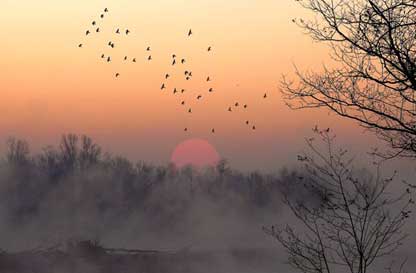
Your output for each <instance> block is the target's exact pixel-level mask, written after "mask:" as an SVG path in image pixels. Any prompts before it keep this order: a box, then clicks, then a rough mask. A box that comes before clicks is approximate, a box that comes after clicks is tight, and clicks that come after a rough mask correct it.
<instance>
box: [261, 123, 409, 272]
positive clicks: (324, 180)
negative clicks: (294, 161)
mask: <svg viewBox="0 0 416 273" xmlns="http://www.w3.org/2000/svg"><path fill="white" fill-rule="evenodd" d="M316 133H317V134H318V137H319V138H320V140H322V141H323V144H324V150H323V151H322V149H321V148H320V147H319V146H318V144H316V143H315V142H316V141H315V140H314V139H308V140H307V145H308V147H309V149H310V151H311V152H310V154H309V153H305V154H304V155H301V156H299V157H298V159H299V161H301V162H302V163H303V164H304V174H303V175H296V176H295V177H296V179H294V180H292V181H291V183H290V184H287V188H286V189H285V190H283V191H282V193H283V197H284V198H283V200H284V203H285V204H286V205H287V206H288V207H289V208H290V210H291V212H292V213H293V215H294V216H295V218H296V219H297V220H299V222H300V224H301V225H293V226H291V225H289V224H288V225H286V227H283V228H275V227H266V228H264V230H265V232H266V233H268V234H270V235H271V236H273V237H275V238H276V239H277V240H278V241H279V242H280V244H281V245H282V246H283V248H284V249H285V250H286V252H287V253H288V254H289V264H290V265H292V266H293V267H295V268H296V269H298V270H300V271H301V272H304V273H331V272H332V273H334V272H340V271H339V270H340V268H347V269H348V271H349V272H351V273H366V272H369V269H370V268H371V267H372V266H373V265H374V262H375V261H376V260H378V259H379V258H386V257H388V256H389V255H390V254H392V253H393V252H394V251H395V250H396V249H397V248H398V247H399V246H400V245H401V244H402V242H403V240H404V239H405V238H406V236H407V235H406V234H404V233H403V230H402V228H403V226H404V224H405V222H406V220H407V219H408V218H409V217H410V213H411V211H410V209H409V208H410V207H411V206H412V205H413V204H414V201H413V200H412V199H411V196H410V193H411V191H410V188H407V189H406V191H404V192H403V193H402V194H400V195H398V196H395V197H394V196H393V195H392V194H391V193H389V192H387V189H388V186H389V185H390V183H391V182H392V181H393V179H394V175H393V176H391V177H389V178H382V177H381V175H380V173H379V171H378V168H377V173H376V175H375V176H372V175H370V174H369V173H368V172H363V171H361V172H357V171H355V170H354V166H353V158H349V157H348V153H347V151H346V150H344V149H337V148H336V147H335V146H334V144H333V141H334V136H333V135H332V134H331V133H330V132H329V131H323V132H318V131H316ZM378 167H379V166H378ZM302 186H303V188H304V189H305V191H307V192H308V193H309V194H308V195H307V198H305V196H306V195H305V194H304V191H300V190H299V189H301V188H302ZM299 192H301V193H299ZM396 209H397V212H393V211H395V210H396ZM296 228H297V230H296ZM342 272H344V271H342Z"/></svg>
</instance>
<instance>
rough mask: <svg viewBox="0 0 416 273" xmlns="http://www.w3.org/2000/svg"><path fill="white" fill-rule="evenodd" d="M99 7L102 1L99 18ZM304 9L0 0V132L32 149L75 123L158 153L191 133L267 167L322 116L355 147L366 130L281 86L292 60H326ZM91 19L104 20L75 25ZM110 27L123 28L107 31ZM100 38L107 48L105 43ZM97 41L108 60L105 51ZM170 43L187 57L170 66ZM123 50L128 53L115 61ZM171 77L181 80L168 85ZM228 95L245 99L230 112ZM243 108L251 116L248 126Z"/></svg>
mask: <svg viewBox="0 0 416 273" xmlns="http://www.w3.org/2000/svg"><path fill="white" fill-rule="evenodd" d="M104 7H107V8H108V9H109V10H110V12H109V13H108V14H106V17H105V19H104V20H100V19H99V14H100V13H101V11H102V10H103V9H104ZM302 15H304V14H303V11H302V9H301V8H300V7H299V6H298V5H297V4H296V3H295V1H292V0H279V1H276V0H273V1H272V0H262V1H253V0H251V1H249V0H240V1H236V0H228V1H223V0H211V1H205V0H204V1H202V0H192V1H190V0H187V1H185V0H182V1H180V0H153V1H132V0H117V1H114V0H113V1H102V0H100V1H98V0H94V1H84V0H82V1H81V0H72V1H56V0H41V1H32V0H25V1H12V0H6V1H2V8H1V10H0V25H1V26H2V31H1V32H2V33H1V34H2V37H3V39H2V42H1V43H0V51H1V52H2V57H1V58H0V67H1V68H2V72H1V73H0V92H1V93H0V94H1V100H0V109H1V115H0V143H4V141H5V139H6V138H7V137H9V136H17V137H22V138H25V139H27V140H28V141H29V143H30V144H31V145H32V146H33V147H34V149H39V147H42V146H44V145H46V144H51V143H52V144H55V143H57V141H58V140H59V138H60V135H61V134H62V133H68V132H74V133H82V134H88V135H90V136H92V137H93V138H94V139H95V140H96V141H97V142H98V143H100V144H101V145H102V146H103V147H104V148H105V149H106V150H109V151H111V152H114V153H117V154H124V155H126V156H128V157H129V158H131V159H135V160H137V159H142V160H147V161H152V162H161V163H164V162H167V161H168V160H169V158H170V154H171V152H172V151H173V149H174V147H175V145H177V144H178V143H180V142H181V141H183V140H185V139H187V138H192V137H197V138H204V139H207V140H208V141H209V142H211V143H212V144H213V145H214V146H215V147H216V148H217V150H218V152H219V153H220V154H221V156H223V157H226V158H228V159H229V161H230V162H231V163H232V165H234V166H236V167H238V168H241V169H271V168H273V167H276V166H281V165H282V162H285V163H286V162H289V161H290V160H289V159H288V158H290V159H292V158H293V159H294V158H295V156H296V153H297V152H298V151H299V150H301V148H302V145H303V142H302V141H303V138H304V137H305V136H308V135H309V134H310V129H311V128H312V127H313V126H314V125H315V124H320V125H321V126H323V127H326V126H332V127H334V128H335V129H336V130H337V132H338V134H340V135H341V136H342V138H344V139H345V142H346V143H348V144H350V145H358V146H357V147H365V145H366V143H367V142H368V139H370V138H369V137H367V136H362V135H361V133H362V129H360V128H358V127H357V126H353V125H352V123H350V122H346V121H340V120H339V119H337V118H335V117H328V115H327V113H326V112H325V111H303V112H298V111H296V112H294V111H291V110H289V109H288V108H287V107H286V106H284V104H283V101H282V100H281V98H280V95H279V92H278V88H277V83H278V81H279V77H280V76H281V75H282V74H283V73H285V74H291V72H292V71H293V63H296V65H297V66H298V67H300V68H302V69H319V67H320V66H321V65H322V64H323V63H324V62H329V60H328V55H327V54H328V50H327V48H326V47H325V46H324V45H319V44H315V43H312V42H311V40H310V39H309V38H308V37H307V36H305V35H303V34H302V31H301V30H300V29H298V28H297V27H296V26H295V25H293V24H292V23H291V19H292V18H293V17H299V16H302ZM93 20H97V22H99V23H98V24H99V25H100V27H101V29H102V31H101V33H99V34H95V33H94V34H92V35H91V36H89V37H85V35H84V33H85V30H86V29H92V28H91V21H93ZM117 27H120V28H122V29H124V28H126V27H128V28H129V29H130V30H131V31H132V33H131V34H130V35H129V36H128V37H125V36H122V37H115V34H114V30H115V29H116V28H117ZM189 28H192V29H193V31H194V35H193V36H192V37H191V38H190V39H188V38H187V37H186V33H187V30H188V29H189ZM109 40H113V41H115V43H116V48H115V49H109V48H108V47H107V46H106V44H107V42H108V41H109ZM79 43H84V47H83V48H82V49H79V48H78V47H77V45H78V44H79ZM208 45H211V46H212V47H213V51H212V52H211V53H210V54H208V53H207V52H206V48H207V47H208ZM147 46H151V47H152V56H153V58H154V60H153V61H152V62H150V63H149V62H147V61H146V60H145V59H146V57H147V52H146V51H145V48H146V47H147ZM102 53H104V54H106V55H107V54H111V56H112V57H113V60H114V62H112V63H111V64H107V63H104V62H103V61H102V60H101V59H100V55H101V54H102ZM172 53H175V54H177V55H178V57H179V58H182V57H184V58H186V60H187V63H186V64H185V65H177V66H175V67H172V66H171V65H170V62H171V57H170V56H171V54H172ZM124 55H128V56H129V57H136V58H137V63H135V64H133V63H131V62H129V63H128V64H126V63H124V62H123V61H122V60H121V59H122V57H123V56H124ZM185 69H188V70H192V71H193V74H194V77H193V79H192V81H189V82H186V81H184V80H183V77H182V74H183V71H184V70H185ZM116 72H119V73H120V74H121V76H120V78H118V79H115V78H114V73H116ZM167 72H169V73H170V74H172V76H173V77H172V79H170V80H169V81H166V83H167V85H168V89H169V91H168V92H169V94H168V93H163V92H161V91H160V90H159V88H160V85H161V83H162V82H165V80H164V78H163V77H164V75H165V73H167ZM208 75H209V76H211V77H212V79H213V80H212V82H211V83H209V84H207V83H206V82H205V81H204V79H205V78H206V76H208ZM173 87H177V88H185V89H186V90H187V92H186V93H185V95H176V96H174V95H173V94H172V92H171V90H172V89H173ZM209 87H213V88H214V89H215V92H214V93H212V94H207V90H208V88H209ZM266 91H267V92H268V94H269V97H268V99H267V100H264V99H263V98H262V96H263V94H264V93H265V92H266ZM198 94H203V95H204V97H203V99H202V101H199V102H198V101H196V99H195V97H196V96H197V95H198ZM182 99H183V100H185V101H186V102H187V104H188V103H189V104H191V106H192V109H193V113H192V114H188V113H186V111H185V109H184V107H182V106H181V105H180V101H181V100H182ZM236 101H238V102H240V103H242V104H244V103H247V104H248V105H249V109H248V110H247V111H245V112H244V111H241V109H240V111H238V112H233V113H228V112H227V111H226V109H227V108H228V106H229V105H231V104H233V103H234V102H236ZM246 119H249V120H250V121H254V122H255V124H256V126H257V128H258V129H257V131H256V132H255V133H253V132H252V131H250V130H248V128H247V126H245V124H244V121H245V120H246ZM184 127H188V128H189V129H190V131H189V132H188V133H185V132H183V128H184ZM212 127H215V128H216V134H215V135H212V134H211V133H210V130H211V128H212ZM357 132H358V134H359V137H357V136H356V137H354V138H351V136H352V135H354V134H356V133H357ZM0 147H1V149H4V145H1V146H0Z"/></svg>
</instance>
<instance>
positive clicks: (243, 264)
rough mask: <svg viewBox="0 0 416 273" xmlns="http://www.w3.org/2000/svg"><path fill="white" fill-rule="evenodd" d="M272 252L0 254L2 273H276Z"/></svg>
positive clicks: (91, 247)
mask: <svg viewBox="0 0 416 273" xmlns="http://www.w3.org/2000/svg"><path fill="white" fill-rule="evenodd" d="M277 260H278V259H276V256H274V254H272V252H271V251H270V250H263V249H234V250H227V251H225V250H222V251H192V250H189V249H182V250H178V251H171V252H169V251H166V252H165V251H154V250H125V249H107V248H103V247H101V246H99V245H97V244H94V243H92V242H89V241H86V242H80V243H77V244H76V245H72V246H69V247H68V246H67V247H65V250H63V249H62V248H61V247H56V248H51V249H46V250H31V251H26V252H19V253H6V252H3V253H2V254H0V272H1V273H133V272H134V273H156V272H157V273H164V272H165V273H188V272H189V273H208V272H210V273H222V272H224V273H226V272H227V273H232V272H239V273H241V272H244V273H245V272H253V273H254V272H256V273H259V272H276V270H273V269H275V268H276V266H277V265H278V261H277Z"/></svg>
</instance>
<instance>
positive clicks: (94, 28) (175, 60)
mask: <svg viewBox="0 0 416 273" xmlns="http://www.w3.org/2000/svg"><path fill="white" fill-rule="evenodd" d="M108 12H109V10H108V8H105V9H104V10H103V13H101V14H100V16H99V17H100V19H101V20H103V19H104V18H105V17H106V14H107V13H108ZM113 31H114V34H116V35H126V36H127V35H129V34H130V33H131V31H130V30H129V29H124V30H121V29H120V28H116V29H115V30H113ZM94 32H95V33H100V32H101V28H100V26H99V22H98V21H95V20H94V21H92V22H91V27H90V28H89V29H87V30H86V31H85V36H90V35H92V34H93V33H94ZM192 35H193V31H192V29H189V30H188V32H187V37H188V38H191V36H192ZM83 46H84V44H83V43H80V44H78V47H79V48H82V47H83ZM106 46H107V47H109V48H110V49H114V48H115V47H116V44H115V43H114V42H113V41H111V40H110V41H108V43H107V45H106ZM145 50H146V52H147V58H146V59H147V61H152V54H151V53H152V49H151V47H150V46H147V47H146V49H145ZM212 50H213V48H212V46H208V47H207V49H206V51H207V52H208V53H210V52H212ZM101 59H103V60H105V61H106V62H107V63H110V62H112V61H113V59H112V56H111V55H108V56H106V55H105V54H101ZM123 61H131V62H133V63H136V62H137V59H136V58H135V57H132V58H129V57H128V56H124V58H123ZM186 62H187V61H186V59H185V58H179V57H178V56H177V55H176V54H172V56H171V65H172V66H176V65H179V64H181V65H183V64H185V63H186ZM114 76H115V78H119V77H120V76H121V75H120V73H119V72H116V73H115V74H114ZM183 77H184V79H185V80H186V81H190V80H192V77H193V74H192V71H190V70H184V71H183ZM170 78H171V75H170V74H169V73H166V74H165V76H164V81H163V82H162V83H161V86H160V90H161V91H166V90H167V88H168V83H167V82H168V80H169V79H170ZM211 81H212V78H211V77H210V76H207V77H206V82H207V83H208V82H211ZM207 91H208V93H213V92H214V88H213V87H209V88H208V90H207ZM172 92H173V94H174V95H175V94H177V93H178V94H183V93H185V89H183V88H177V87H174V88H173V91H172ZM267 97H268V96H267V93H264V95H263V99H266V98H267ZM202 98H203V95H202V94H198V95H197V96H196V100H198V101H199V100H201V99H202ZM180 104H181V105H182V106H186V105H187V101H185V100H181V102H180ZM237 108H242V109H243V110H246V109H247V108H248V105H247V104H240V103H239V102H235V103H234V104H232V105H231V106H229V107H228V108H227V109H226V110H227V111H228V112H233V111H235V110H236V109H237ZM186 111H187V112H188V113H190V114H191V113H193V112H192V107H187V108H186ZM245 124H246V125H247V126H248V127H249V128H250V129H251V130H253V131H255V130H256V129H257V128H256V125H255V124H252V122H251V121H249V120H246V121H245ZM183 131H185V132H189V131H190V129H189V128H188V127H185V128H184V129H183ZM211 133H213V134H215V133H216V130H215V128H212V129H211Z"/></svg>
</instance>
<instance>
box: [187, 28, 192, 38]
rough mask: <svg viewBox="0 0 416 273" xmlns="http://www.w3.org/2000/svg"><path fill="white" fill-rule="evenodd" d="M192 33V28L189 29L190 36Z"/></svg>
mask: <svg viewBox="0 0 416 273" xmlns="http://www.w3.org/2000/svg"><path fill="white" fill-rule="evenodd" d="M191 35H192V29H189V31H188V37H189V36H191Z"/></svg>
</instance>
